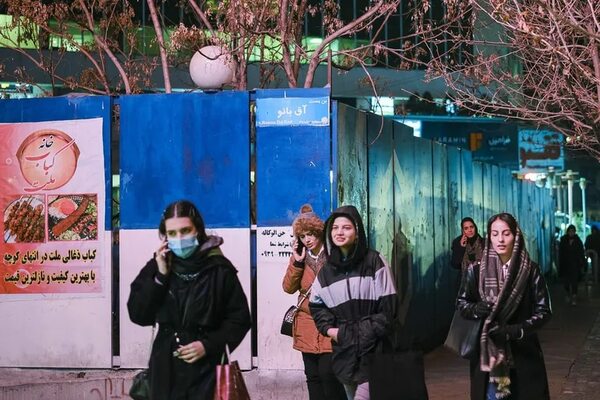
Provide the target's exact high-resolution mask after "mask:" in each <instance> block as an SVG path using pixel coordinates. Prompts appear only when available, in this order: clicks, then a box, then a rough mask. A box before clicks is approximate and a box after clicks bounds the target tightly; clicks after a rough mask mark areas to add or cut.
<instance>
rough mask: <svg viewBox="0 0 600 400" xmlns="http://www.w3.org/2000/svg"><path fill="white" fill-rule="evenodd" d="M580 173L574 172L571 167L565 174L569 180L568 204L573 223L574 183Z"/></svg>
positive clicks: (570, 221) (570, 218) (570, 222)
mask: <svg viewBox="0 0 600 400" xmlns="http://www.w3.org/2000/svg"><path fill="white" fill-rule="evenodd" d="M576 175H579V173H578V172H573V171H571V170H570V169H569V170H567V173H566V174H565V179H566V180H567V204H568V212H569V224H572V223H573V184H574V183H575V176H576Z"/></svg>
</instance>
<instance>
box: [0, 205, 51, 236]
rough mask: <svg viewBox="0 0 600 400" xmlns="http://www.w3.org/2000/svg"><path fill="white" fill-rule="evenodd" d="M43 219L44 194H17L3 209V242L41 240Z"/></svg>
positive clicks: (43, 229) (43, 233)
mask: <svg viewBox="0 0 600 400" xmlns="http://www.w3.org/2000/svg"><path fill="white" fill-rule="evenodd" d="M45 220H46V219H45V205H44V196H27V195H24V196H19V197H18V198H17V199H14V200H12V201H11V202H10V203H9V204H8V206H7V207H6V208H5V209H4V242H5V243H36V242H43V241H44V235H45V226H46V224H45Z"/></svg>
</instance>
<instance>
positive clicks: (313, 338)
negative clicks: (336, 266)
mask: <svg viewBox="0 0 600 400" xmlns="http://www.w3.org/2000/svg"><path fill="white" fill-rule="evenodd" d="M323 228H324V223H323V221H322V220H321V219H320V218H319V217H318V216H317V214H315V213H314V212H313V209H312V207H311V206H310V205H308V204H305V205H303V206H302V208H301V209H300V215H298V217H297V218H296V219H295V220H294V222H293V224H292V229H293V231H294V236H295V240H294V245H293V246H294V247H293V252H292V256H291V257H290V261H289V264H288V267H287V270H286V272H285V276H284V277H283V290H284V291H285V292H286V293H290V294H292V293H296V292H298V296H299V298H298V301H299V302H300V304H299V307H298V313H297V314H296V318H295V319H294V325H293V330H292V335H293V340H294V345H293V347H294V349H296V350H298V351H301V352H302V360H303V362H304V374H305V375H306V384H307V386H308V396H309V398H310V400H329V399H331V400H343V399H345V398H346V394H345V391H344V387H343V386H342V384H341V383H340V382H339V381H338V380H337V378H336V377H335V375H334V373H333V370H332V368H331V351H332V349H331V338H329V337H327V336H324V335H323V334H321V333H320V332H319V331H318V330H317V327H316V325H315V322H314V320H313V318H312V316H311V314H310V310H309V308H308V295H309V294H310V291H311V287H312V284H313V281H314V280H315V277H316V276H317V274H318V273H319V271H320V270H321V268H322V267H323V266H324V265H325V262H326V257H325V251H324V246H323Z"/></svg>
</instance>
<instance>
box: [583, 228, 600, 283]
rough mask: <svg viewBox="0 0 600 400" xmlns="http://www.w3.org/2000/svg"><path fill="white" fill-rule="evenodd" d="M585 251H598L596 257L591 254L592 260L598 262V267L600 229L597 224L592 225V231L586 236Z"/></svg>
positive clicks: (599, 260) (599, 259)
mask: <svg viewBox="0 0 600 400" xmlns="http://www.w3.org/2000/svg"><path fill="white" fill-rule="evenodd" d="M585 251H586V252H587V251H595V252H596V254H595V258H594V256H593V255H591V254H590V257H591V258H592V262H595V263H596V268H598V262H600V230H599V229H598V227H597V226H596V225H592V232H591V233H590V234H589V235H587V237H586V238H585ZM592 272H593V270H592Z"/></svg>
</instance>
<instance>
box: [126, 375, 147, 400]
mask: <svg viewBox="0 0 600 400" xmlns="http://www.w3.org/2000/svg"><path fill="white" fill-rule="evenodd" d="M129 397H131V398H132V399H133V400H149V399H150V382H149V381H148V370H147V369H145V370H143V371H140V372H138V373H137V375H136V376H134V377H133V383H132V384H131V388H130V389H129Z"/></svg>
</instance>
